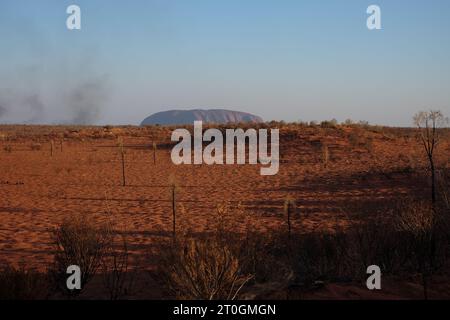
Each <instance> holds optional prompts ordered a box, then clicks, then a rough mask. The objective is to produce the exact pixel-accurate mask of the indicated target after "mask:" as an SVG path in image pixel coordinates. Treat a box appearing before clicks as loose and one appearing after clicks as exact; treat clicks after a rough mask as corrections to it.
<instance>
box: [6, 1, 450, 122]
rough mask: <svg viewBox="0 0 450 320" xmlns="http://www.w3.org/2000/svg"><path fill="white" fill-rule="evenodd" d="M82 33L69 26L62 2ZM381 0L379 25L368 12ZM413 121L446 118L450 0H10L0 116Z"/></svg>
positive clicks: (448, 108)
mask: <svg viewBox="0 0 450 320" xmlns="http://www.w3.org/2000/svg"><path fill="white" fill-rule="evenodd" d="M70 4H77V5H79V6H80V7H81V10H82V30H80V31H69V30H67V28H66V18H67V16H68V15H67V14H66V8H67V6H68V5H70ZM371 4H377V5H379V6H380V7H381V13H382V28H383V30H380V31H369V30H368V29H367V27H366V19H367V17H368V15H367V14H366V9H367V7H368V6H369V5H371ZM194 107H195V108H230V109H236V110H240V111H247V112H252V113H255V114H257V115H260V116H262V117H263V118H264V119H266V120H271V119H275V120H281V119H283V120H287V121H297V120H300V119H301V120H324V119H331V118H336V119H338V120H339V121H343V120H345V119H347V118H352V119H354V120H368V121H370V122H371V123H378V124H387V125H402V126H405V125H410V124H411V117H412V115H413V114H414V113H415V112H416V111H419V110H421V109H428V108H436V109H440V110H442V111H444V113H445V114H446V115H447V116H450V1H448V0H433V1H427V0H389V1H388V0H371V1H365V0H324V1H317V0H305V1H301V0H295V1H294V0H293V1H288V0H220V1H218V0H172V1H171V0H145V1H144V0H142V1H141V0H139V1H138V0H129V1H119V0H116V1H110V0H109V1H107V0H77V1H75V0H73V1H65V0H34V1H25V0H0V123H1V122H3V123H4V122H7V123H10V122H15V123H18V122H27V123H67V122H84V123H88V122H90V123H96V124H107V123H109V124H139V123H140V121H141V120H143V119H144V118H145V117H146V116H148V115H150V114H152V113H154V112H158V111H162V110H167V109H169V108H170V109H172V108H180V109H188V108H194Z"/></svg>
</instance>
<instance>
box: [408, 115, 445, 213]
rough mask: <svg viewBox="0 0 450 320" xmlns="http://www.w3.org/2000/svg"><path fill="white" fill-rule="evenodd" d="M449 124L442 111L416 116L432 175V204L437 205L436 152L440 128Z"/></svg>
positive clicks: (415, 119) (415, 120)
mask: <svg viewBox="0 0 450 320" xmlns="http://www.w3.org/2000/svg"><path fill="white" fill-rule="evenodd" d="M447 123H448V118H445V117H444V115H443V114H442V112H441V111H433V110H430V111H421V112H419V113H417V114H416V115H415V116H414V124H415V125H416V126H417V127H418V128H419V132H420V138H421V140H422V143H423V146H424V149H425V152H426V154H427V158H428V163H429V166H430V174H431V202H432V204H433V206H434V204H435V203H436V166H435V162H434V152H435V151H436V147H437V145H438V144H439V138H440V132H439V128H441V127H444V126H445V125H446V124H447Z"/></svg>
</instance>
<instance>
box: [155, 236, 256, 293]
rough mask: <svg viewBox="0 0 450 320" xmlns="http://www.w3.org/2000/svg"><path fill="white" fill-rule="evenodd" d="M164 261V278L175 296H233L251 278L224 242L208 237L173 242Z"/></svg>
mask: <svg viewBox="0 0 450 320" xmlns="http://www.w3.org/2000/svg"><path fill="white" fill-rule="evenodd" d="M165 262H166V263H165V267H164V269H163V270H164V276H165V279H166V280H167V283H168V285H169V288H170V289H171V291H172V292H173V293H175V295H176V297H177V298H179V299H202V300H217V299H220V300H233V299H236V298H237V297H238V296H239V293H240V291H241V289H242V287H243V286H244V285H245V284H246V283H247V282H248V281H249V280H250V279H251V278H252V276H251V275H245V274H243V273H242V269H241V264H240V261H239V259H238V258H237V257H236V256H235V255H234V254H233V253H232V252H231V250H230V248H228V246H226V245H225V246H224V245H223V244H222V243H220V242H218V241H214V240H211V239H203V240H200V239H196V240H194V239H189V240H187V241H185V242H184V243H177V244H176V245H173V246H172V247H171V249H170V250H169V251H168V255H167V257H166V261H165Z"/></svg>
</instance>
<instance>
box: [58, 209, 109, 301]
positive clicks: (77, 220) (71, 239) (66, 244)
mask: <svg viewBox="0 0 450 320" xmlns="http://www.w3.org/2000/svg"><path fill="white" fill-rule="evenodd" d="M52 238H53V240H54V246H55V255H54V266H53V269H52V270H51V271H50V274H51V275H52V278H53V279H52V280H53V282H54V285H55V287H56V289H59V290H61V291H62V292H65V293H70V294H77V293H80V292H75V291H74V292H68V291H67V286H66V280H67V274H66V271H67V267H69V266H71V265H77V266H79V267H80V269H81V287H82V288H81V291H82V290H83V289H84V287H85V285H86V284H87V283H88V282H89V281H90V280H91V279H92V277H93V276H94V275H95V274H96V273H97V271H98V269H99V267H100V265H101V261H102V258H103V257H104V256H105V254H106V252H107V248H108V247H109V246H110V245H111V230H110V227H109V226H108V225H101V226H96V225H95V224H94V223H93V222H92V221H91V220H90V219H89V218H88V217H86V216H85V215H81V216H78V217H73V218H71V219H67V220H65V221H64V222H63V223H62V224H61V225H60V226H59V227H57V228H55V229H53V230H52Z"/></svg>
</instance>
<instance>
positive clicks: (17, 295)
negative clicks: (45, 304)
mask: <svg viewBox="0 0 450 320" xmlns="http://www.w3.org/2000/svg"><path fill="white" fill-rule="evenodd" d="M47 295H48V287H47V279H46V277H45V275H43V274H40V273H38V272H36V271H34V270H26V269H25V268H23V267H22V268H18V269H17V268H14V267H11V266H6V267H4V268H3V269H2V270H0V300H42V299H45V298H46V297H47Z"/></svg>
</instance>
